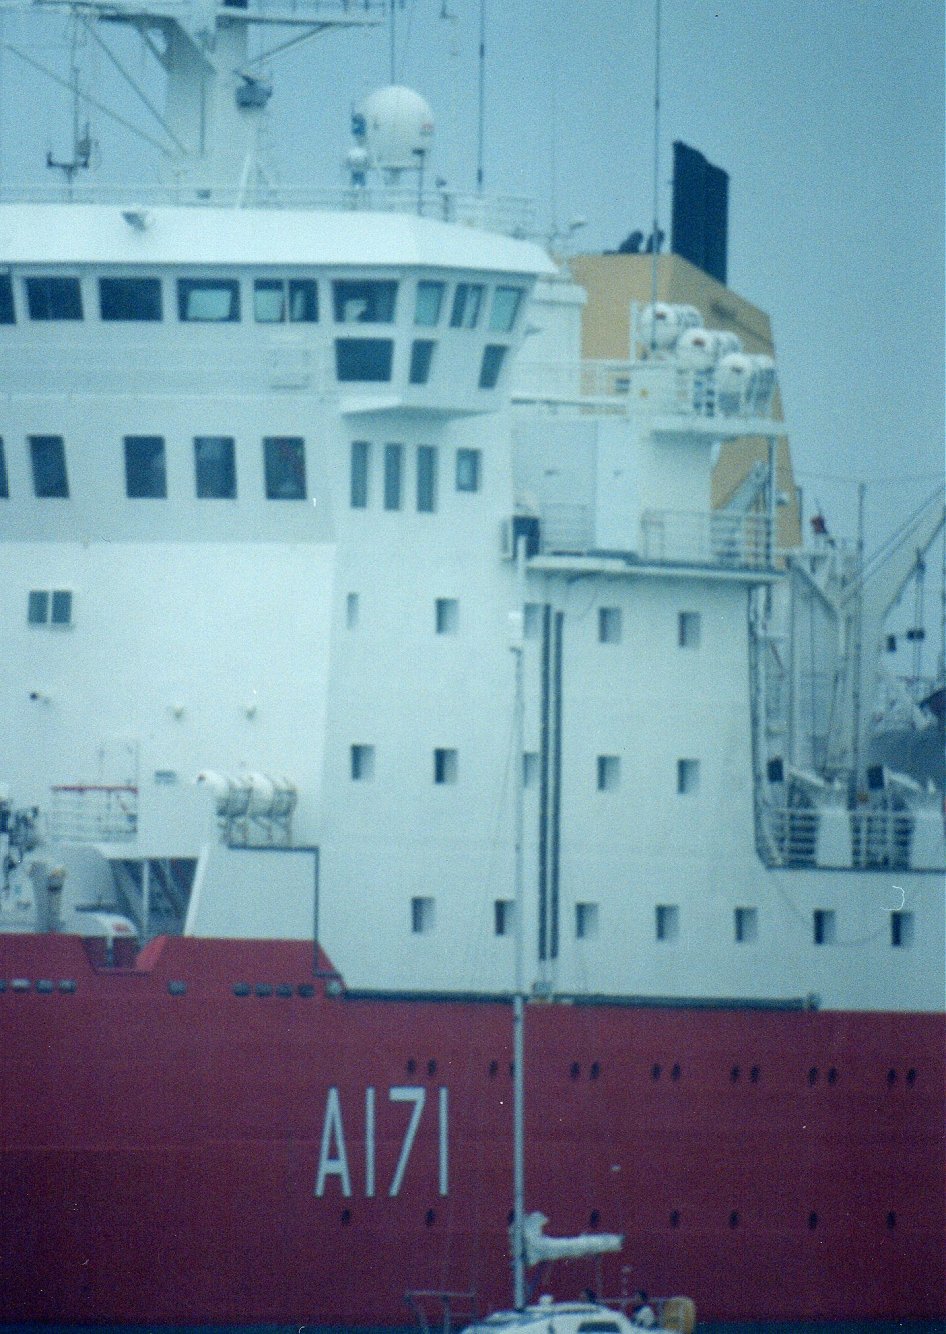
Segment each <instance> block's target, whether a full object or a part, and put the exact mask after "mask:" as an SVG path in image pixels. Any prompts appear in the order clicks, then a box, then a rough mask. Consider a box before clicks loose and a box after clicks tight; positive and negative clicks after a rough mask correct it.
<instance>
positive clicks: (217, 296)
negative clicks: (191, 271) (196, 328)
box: [177, 278, 240, 324]
mask: <svg viewBox="0 0 946 1334" xmlns="http://www.w3.org/2000/svg"><path fill="white" fill-rule="evenodd" d="M177 315H178V319H180V320H184V321H186V322H187V323H196V324H235V323H236V322H237V321H238V320H239V318H240V284H239V282H238V281H237V279H236V278H178V280H177Z"/></svg>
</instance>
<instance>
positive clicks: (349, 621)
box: [345, 593, 361, 630]
mask: <svg viewBox="0 0 946 1334" xmlns="http://www.w3.org/2000/svg"><path fill="white" fill-rule="evenodd" d="M360 611H361V607H360V606H359V602H358V594H357V593H349V594H348V597H347V598H346V599H345V624H346V626H347V627H348V629H349V630H354V629H355V628H356V627H357V625H358V616H359V613H360Z"/></svg>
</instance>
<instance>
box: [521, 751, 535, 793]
mask: <svg viewBox="0 0 946 1334" xmlns="http://www.w3.org/2000/svg"><path fill="white" fill-rule="evenodd" d="M538 785H539V752H538V751H537V750H527V751H526V752H525V754H524V755H523V757H522V786H523V787H525V788H530V787H538Z"/></svg>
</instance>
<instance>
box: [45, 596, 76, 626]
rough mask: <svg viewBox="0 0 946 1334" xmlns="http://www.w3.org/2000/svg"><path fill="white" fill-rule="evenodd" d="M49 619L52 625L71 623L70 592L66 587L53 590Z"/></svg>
mask: <svg viewBox="0 0 946 1334" xmlns="http://www.w3.org/2000/svg"><path fill="white" fill-rule="evenodd" d="M49 619H50V621H51V623H52V624H53V625H71V624H72V594H71V593H70V591H69V589H68V588H57V589H55V590H54V591H53V601H52V615H51V616H50V618H49Z"/></svg>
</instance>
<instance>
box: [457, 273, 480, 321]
mask: <svg viewBox="0 0 946 1334" xmlns="http://www.w3.org/2000/svg"><path fill="white" fill-rule="evenodd" d="M482 304H483V284H482V283H457V290H456V291H455V292H454V294H453V309H452V310H451V311H450V328H451V329H475V328H476V321H477V320H478V319H479V317H480V307H481V306H482Z"/></svg>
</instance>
